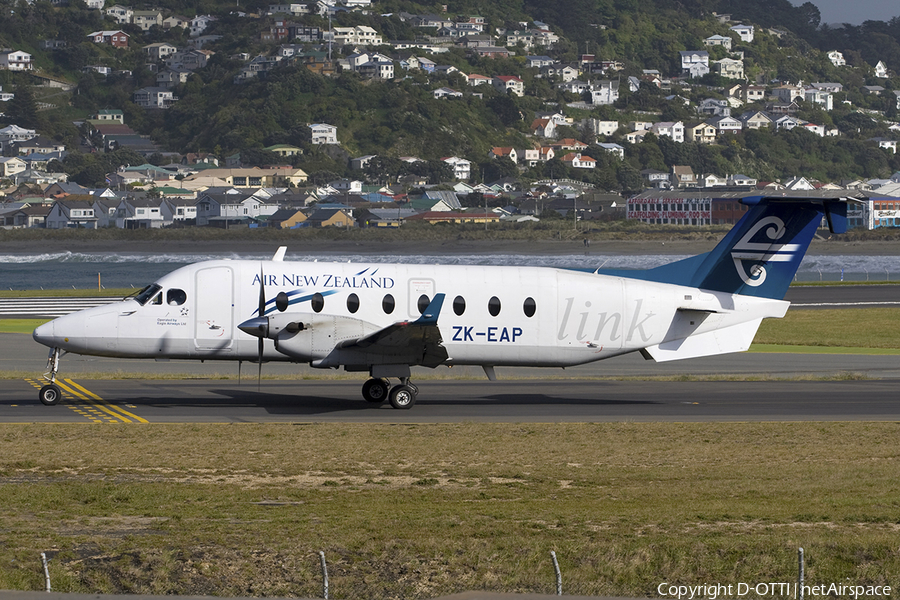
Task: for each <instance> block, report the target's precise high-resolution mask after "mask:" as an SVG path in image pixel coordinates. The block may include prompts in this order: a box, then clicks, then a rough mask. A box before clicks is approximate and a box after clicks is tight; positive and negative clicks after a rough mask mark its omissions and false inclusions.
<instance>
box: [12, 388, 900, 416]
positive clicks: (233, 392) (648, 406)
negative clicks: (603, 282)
mask: <svg viewBox="0 0 900 600" xmlns="http://www.w3.org/2000/svg"><path fill="white" fill-rule="evenodd" d="M61 383H62V386H63V389H64V394H65V396H67V397H66V399H65V400H64V401H63V402H62V403H61V404H59V405H56V406H43V405H42V404H40V403H39V402H38V399H37V388H38V387H39V386H40V383H39V382H37V381H34V380H32V381H31V382H29V381H24V380H19V381H12V382H6V383H5V384H4V389H3V391H2V392H0V423H23V422H28V423H31V422H43V423H106V424H116V425H120V426H122V425H126V424H132V425H147V424H151V423H261V422H286V423H309V422H353V423H451V422H606V421H660V422H667V421H679V422H688V421H689V422H703V421H716V422H723V421H835V420H839V421H844V420H849V421H857V420H864V421H896V420H900V397H898V394H897V389H898V382H897V381H896V380H862V381H687V382H685V381H682V382H678V381H675V382H671V381H665V382H662V381H590V380H515V381H496V382H487V381H426V382H420V384H419V401H418V402H417V404H416V405H415V406H414V407H413V408H412V409H410V410H396V409H393V408H391V407H390V405H389V404H387V403H385V404H383V405H372V404H369V403H367V402H365V401H364V400H363V399H362V397H361V396H360V391H359V383H358V382H355V381H354V382H350V381H263V383H262V385H261V387H260V390H259V391H257V388H256V382H244V384H243V385H242V386H238V384H237V382H236V381H207V380H189V381H160V380H78V379H74V378H67V379H64V380H62V381H61Z"/></svg>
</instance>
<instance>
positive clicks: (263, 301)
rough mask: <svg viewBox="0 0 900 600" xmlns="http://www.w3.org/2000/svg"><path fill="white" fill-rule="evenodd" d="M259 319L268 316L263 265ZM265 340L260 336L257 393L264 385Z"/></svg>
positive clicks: (260, 278)
mask: <svg viewBox="0 0 900 600" xmlns="http://www.w3.org/2000/svg"><path fill="white" fill-rule="evenodd" d="M257 314H258V315H259V318H260V319H262V318H264V317H265V314H266V277H265V274H264V273H263V268H262V265H260V266H259V312H258V313H257ZM266 328H267V329H268V323H266ZM264 343H265V338H264V337H263V336H262V335H261V336H259V343H258V344H257V346H256V348H257V357H256V359H257V362H258V363H259V372H258V373H257V376H256V391H259V389H260V386H261V385H262V359H263V351H264V350H265V347H264V345H263V344H264Z"/></svg>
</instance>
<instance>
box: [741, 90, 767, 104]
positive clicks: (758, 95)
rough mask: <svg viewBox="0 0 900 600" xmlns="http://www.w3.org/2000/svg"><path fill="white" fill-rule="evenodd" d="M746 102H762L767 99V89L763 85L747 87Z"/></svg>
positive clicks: (745, 92)
mask: <svg viewBox="0 0 900 600" xmlns="http://www.w3.org/2000/svg"><path fill="white" fill-rule="evenodd" d="M743 97H744V102H747V103H748V104H749V103H750V102H762V101H763V100H765V99H766V87H765V86H763V85H747V86H744V88H743Z"/></svg>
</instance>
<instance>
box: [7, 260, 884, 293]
mask: <svg viewBox="0 0 900 600" xmlns="http://www.w3.org/2000/svg"><path fill="white" fill-rule="evenodd" d="M271 258H272V254H271V253H265V254H262V253H215V254H213V253H208V254H204V253H190V254H175V253H172V254H164V253H163V254H160V253H156V254H149V253H126V252H123V253H89V252H57V253H47V254H8V255H0V289H11V290H37V289H60V288H77V289H86V288H96V287H97V286H98V284H99V285H100V286H102V287H104V288H129V287H133V288H142V287H143V286H145V285H147V284H148V283H152V282H153V281H155V280H156V279H159V278H160V277H162V276H163V275H165V274H166V273H169V272H171V271H174V270H175V269H177V268H179V267H182V266H184V265H188V264H191V263H195V262H200V261H204V260H217V259H231V260H239V259H244V260H270V259H271ZM683 258H687V255H673V254H632V255H624V254H623V255H617V254H601V253H596V254H595V253H592V252H586V253H582V254H562V255H533V254H527V255H526V254H425V255H396V256H383V255H375V254H350V253H348V254H330V255H328V256H327V257H324V256H322V255H315V256H314V255H305V254H302V253H290V252H288V254H287V256H286V257H285V260H293V261H312V260H318V261H319V262H341V263H346V262H352V263H371V262H388V263H401V264H441V265H503V266H540V267H559V268H574V269H597V268H603V269H650V268H653V267H657V266H659V265H663V264H666V263H670V262H674V261H676V260H680V259H683ZM796 279H797V280H798V281H820V280H821V281H840V280H845V281H885V280H886V279H887V280H890V281H900V257H898V256H855V255H843V256H842V255H836V256H831V255H830V256H823V255H819V256H817V255H806V256H805V257H804V259H803V262H802V263H801V265H800V269H799V271H798V272H797V277H796Z"/></svg>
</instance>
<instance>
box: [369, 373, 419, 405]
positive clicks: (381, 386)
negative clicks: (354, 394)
mask: <svg viewBox="0 0 900 600" xmlns="http://www.w3.org/2000/svg"><path fill="white" fill-rule="evenodd" d="M418 393H419V388H417V387H416V386H414V385H413V384H411V383H410V382H409V377H401V378H400V385H395V386H394V387H391V382H390V381H389V380H388V379H387V378H383V379H379V378H374V377H373V378H372V379H369V380H368V381H366V382H365V383H364V384H363V387H362V395H363V398H365V399H366V401H367V402H372V403H379V404H380V403H382V402H384V400H385V398H387V399H388V400H389V401H390V403H391V406H393V407H394V408H412V406H413V404H415V403H416V395H417V394H418Z"/></svg>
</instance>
